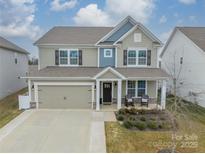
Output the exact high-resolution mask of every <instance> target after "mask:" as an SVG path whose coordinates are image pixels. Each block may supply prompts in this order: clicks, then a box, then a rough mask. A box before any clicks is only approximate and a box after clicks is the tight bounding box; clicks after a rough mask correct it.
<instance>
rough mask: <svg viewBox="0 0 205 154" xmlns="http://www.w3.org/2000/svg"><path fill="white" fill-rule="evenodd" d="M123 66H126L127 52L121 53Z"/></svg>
mask: <svg viewBox="0 0 205 154" xmlns="http://www.w3.org/2000/svg"><path fill="white" fill-rule="evenodd" d="M123 65H127V50H124V51H123Z"/></svg>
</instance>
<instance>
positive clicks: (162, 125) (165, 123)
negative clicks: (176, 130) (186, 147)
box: [159, 121, 172, 129]
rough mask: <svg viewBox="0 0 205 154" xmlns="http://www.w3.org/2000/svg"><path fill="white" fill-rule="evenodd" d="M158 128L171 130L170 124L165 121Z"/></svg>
mask: <svg viewBox="0 0 205 154" xmlns="http://www.w3.org/2000/svg"><path fill="white" fill-rule="evenodd" d="M159 127H161V128H162V129H171V128H172V125H171V123H170V122H168V121H166V122H161V123H160V125H159Z"/></svg>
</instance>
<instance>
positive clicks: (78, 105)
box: [39, 86, 91, 109]
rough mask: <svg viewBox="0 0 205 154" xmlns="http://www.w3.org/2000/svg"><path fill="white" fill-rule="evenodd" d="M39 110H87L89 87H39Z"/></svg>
mask: <svg viewBox="0 0 205 154" xmlns="http://www.w3.org/2000/svg"><path fill="white" fill-rule="evenodd" d="M39 108H51V109H52V108H53V109H89V108H91V86H39Z"/></svg>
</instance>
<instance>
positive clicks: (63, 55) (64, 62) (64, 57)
mask: <svg viewBox="0 0 205 154" xmlns="http://www.w3.org/2000/svg"><path fill="white" fill-rule="evenodd" d="M60 64H62V65H67V64H68V52H67V50H60Z"/></svg>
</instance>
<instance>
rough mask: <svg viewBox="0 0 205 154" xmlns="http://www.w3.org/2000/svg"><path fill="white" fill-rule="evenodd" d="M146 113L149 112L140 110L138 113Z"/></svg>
mask: <svg viewBox="0 0 205 154" xmlns="http://www.w3.org/2000/svg"><path fill="white" fill-rule="evenodd" d="M146 112H147V111H146V110H143V109H142V110H138V113H139V114H146Z"/></svg>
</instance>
